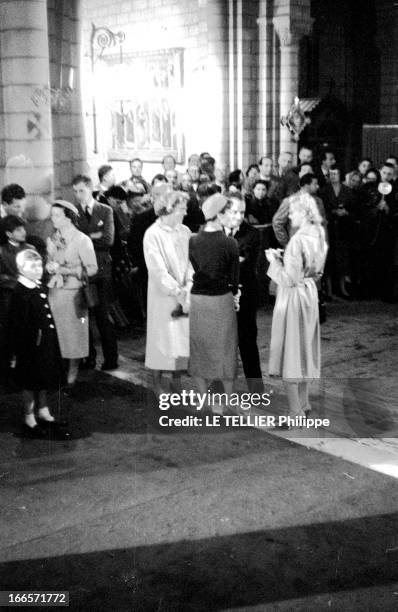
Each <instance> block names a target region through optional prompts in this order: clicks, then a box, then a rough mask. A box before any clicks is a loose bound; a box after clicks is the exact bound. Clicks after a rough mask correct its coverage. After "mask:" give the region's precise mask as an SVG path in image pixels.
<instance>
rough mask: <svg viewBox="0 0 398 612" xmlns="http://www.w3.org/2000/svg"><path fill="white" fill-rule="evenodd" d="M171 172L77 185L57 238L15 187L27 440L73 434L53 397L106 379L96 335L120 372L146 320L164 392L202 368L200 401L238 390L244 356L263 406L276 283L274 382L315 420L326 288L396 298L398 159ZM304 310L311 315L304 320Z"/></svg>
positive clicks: (15, 345) (10, 335)
mask: <svg viewBox="0 0 398 612" xmlns="http://www.w3.org/2000/svg"><path fill="white" fill-rule="evenodd" d="M162 165H163V171H162V172H161V173H158V174H156V175H155V176H154V177H153V179H152V181H151V182H150V183H149V182H147V180H145V178H144V177H143V162H142V161H141V160H140V159H138V158H136V159H133V160H132V161H131V162H130V171H131V176H130V177H129V178H128V179H126V180H124V181H122V182H121V183H119V184H116V180H115V174H114V170H113V168H112V167H111V166H110V165H104V166H101V167H100V168H99V170H98V185H97V186H96V187H95V188H94V186H93V184H92V181H91V179H90V178H89V177H87V176H85V175H78V176H76V177H75V178H74V179H73V182H72V187H73V192H74V197H75V202H74V203H72V202H69V201H66V200H62V199H59V200H56V201H54V202H53V203H52V207H51V228H50V232H49V235H44V233H43V232H40V231H39V230H38V229H37V226H36V225H35V224H32V223H31V222H27V221H26V220H25V215H24V211H25V204H26V195H25V191H24V189H23V187H22V186H20V185H16V184H11V185H7V186H5V187H4V188H3V190H2V193H1V210H0V215H1V220H0V359H1V363H0V377H1V379H0V380H1V382H2V383H3V384H7V382H8V381H9V380H10V379H11V378H13V380H15V381H17V383H18V385H19V386H20V388H21V389H22V390H23V394H24V407H25V422H24V431H25V433H26V435H31V436H33V437H36V436H38V437H40V436H42V435H43V432H44V434H45V432H46V431H47V430H48V429H49V428H51V427H52V428H56V426H57V424H56V422H55V421H54V418H53V417H52V415H51V412H50V410H49V407H48V405H47V398H46V391H48V390H51V389H52V388H55V387H57V386H58V387H59V386H60V385H67V386H69V387H72V386H73V385H74V384H75V382H76V379H77V376H78V372H79V369H80V368H95V367H96V358H97V356H96V350H95V343H94V339H93V326H94V324H96V326H97V328H98V334H99V337H100V341H101V346H102V352H103V363H102V365H101V368H102V370H105V371H108V370H113V369H116V368H117V367H118V348H117V334H116V327H124V326H127V325H129V324H132V325H143V324H144V323H146V328H147V345H146V365H147V367H148V368H149V369H150V370H152V372H153V376H154V378H153V383H154V389H155V391H156V392H157V393H161V392H162V390H163V389H164V381H163V380H162V372H164V371H169V372H172V373H173V382H172V385H173V387H174V388H175V389H179V388H180V373H181V372H182V371H184V370H186V369H187V368H188V371H189V372H190V374H191V376H192V377H194V378H195V380H196V384H197V387H198V388H199V390H201V391H203V392H205V391H206V390H207V389H208V388H209V385H211V383H212V381H214V380H220V381H222V383H223V386H224V389H225V391H226V392H227V393H228V392H229V391H231V389H232V386H233V381H234V379H235V377H236V364H237V350H238V348H239V351H240V356H241V360H242V365H243V370H244V374H245V377H246V380H247V385H248V389H249V391H251V392H260V393H261V392H262V390H263V388H264V387H263V379H262V372H261V365H260V358H259V352H258V347H257V323H256V313H257V309H258V305H259V296H260V294H261V287H264V286H265V287H267V290H268V289H269V292H270V293H271V294H276V305H275V309H274V321H273V327H272V339H271V361H270V373H271V374H278V375H281V376H283V378H284V379H285V380H286V381H287V382H290V383H291V386H290V387H288V398H289V407H290V412H291V414H304V413H306V412H308V410H309V403H308V389H307V387H306V383H305V381H307V380H309V379H310V378H316V377H317V376H319V367H320V350H319V306H318V295H319V292H320V290H321V289H322V291H323V293H324V294H325V295H326V298H329V299H333V296H339V297H340V298H343V299H361V298H380V299H382V300H385V301H396V299H397V289H398V159H397V157H395V156H390V157H389V158H388V159H386V160H385V161H384V162H383V163H382V164H381V165H380V166H379V168H378V169H376V168H375V167H374V164H373V163H372V161H371V160H369V159H362V160H360V162H359V163H358V166H357V168H355V169H353V170H351V171H350V172H348V174H346V175H345V176H344V175H343V172H342V170H341V168H340V167H339V166H338V164H337V162H336V158H335V155H334V153H333V152H332V151H330V150H325V151H324V152H323V153H322V154H321V156H320V158H319V160H318V162H317V163H316V161H315V159H314V156H313V151H312V150H311V149H310V148H308V147H302V148H301V149H300V151H299V153H298V164H297V165H296V166H293V156H292V154H290V153H281V154H280V155H279V158H278V161H277V164H276V165H274V162H273V160H272V159H271V158H270V157H267V156H264V157H262V158H261V159H260V160H259V163H258V164H255V163H254V164H251V165H250V166H249V167H248V169H247V171H246V172H245V173H243V172H242V171H241V170H240V169H236V170H234V171H233V172H231V173H230V174H229V175H228V176H225V174H224V173H223V172H222V171H220V169H218V168H217V165H216V160H215V159H214V158H213V157H212V156H211V155H210V154H209V153H202V154H201V155H191V156H190V158H189V159H188V165H187V168H186V171H185V172H183V173H181V172H179V171H178V169H177V165H176V161H175V159H174V158H173V157H172V156H171V155H167V156H166V157H165V158H164V159H163V162H162ZM343 179H344V180H343ZM47 234H48V232H47ZM326 245H328V248H327V246H326ZM283 250H284V254H283ZM264 253H266V257H265V256H264ZM268 265H269V269H268V274H267V275H266V271H267V267H268ZM322 273H323V278H322V284H321V281H320V278H321V276H322ZM266 278H268V281H269V280H270V283H269V287H268V281H266ZM303 292H304V293H305V294H306V296H307V299H305V296H303ZM271 299H272V298H271ZM299 303H302V305H303V304H307V306H308V308H307V311H306V313H305V316H304V317H303V312H305V308H304V306H302V309H301V319H300V321H299V320H298V319H297V316H296V313H295V309H296V310H297V304H299ZM292 304H293V306H292ZM294 304H295V306H294ZM282 340H283V342H285V343H286V346H283V345H282ZM294 347H296V350H294ZM45 355H46V356H45ZM297 355H298V356H299V357H300V356H301V357H300V359H302V361H300V359H298V357H297ZM291 359H292V360H293V362H294V363H293V362H291V361H289V360H291ZM309 363H311V367H309V366H308V364H309ZM40 364H45V367H41V366H40ZM303 381H304V382H303ZM301 383H303V384H301Z"/></svg>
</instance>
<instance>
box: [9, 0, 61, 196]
mask: <svg viewBox="0 0 398 612" xmlns="http://www.w3.org/2000/svg"><path fill="white" fill-rule="evenodd" d="M0 84H1V90H2V91H1V96H0V99H1V102H0V104H2V107H0V116H1V122H0V137H1V141H2V146H1V157H0V172H1V175H0V179H1V182H2V184H6V183H11V182H12V183H14V182H15V183H19V184H21V185H22V186H23V187H24V189H25V191H26V192H27V194H28V195H34V194H35V195H41V196H44V197H46V198H48V197H50V195H51V193H52V182H53V155H52V138H51V137H52V134H51V104H50V95H49V52H48V31H47V2H46V0H0Z"/></svg>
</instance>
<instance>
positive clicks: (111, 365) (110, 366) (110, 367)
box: [101, 361, 119, 372]
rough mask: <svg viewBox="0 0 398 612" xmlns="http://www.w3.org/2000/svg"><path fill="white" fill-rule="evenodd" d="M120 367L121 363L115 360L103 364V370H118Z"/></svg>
mask: <svg viewBox="0 0 398 612" xmlns="http://www.w3.org/2000/svg"><path fill="white" fill-rule="evenodd" d="M118 367H119V364H118V362H117V361H114V362H109V361H104V363H103V364H102V366H101V370H102V371H103V372H107V371H108V370H117V369H118Z"/></svg>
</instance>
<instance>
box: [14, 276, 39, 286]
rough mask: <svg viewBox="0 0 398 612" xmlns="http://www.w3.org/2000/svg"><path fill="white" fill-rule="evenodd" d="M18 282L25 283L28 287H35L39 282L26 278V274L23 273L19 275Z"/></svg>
mask: <svg viewBox="0 0 398 612" xmlns="http://www.w3.org/2000/svg"><path fill="white" fill-rule="evenodd" d="M18 282H19V283H21V285H23V286H24V287H27V288H28V289H34V288H35V287H37V286H38V284H39V283H35V281H32V280H30V279H29V278H26V276H22V275H21V274H20V275H19V276H18Z"/></svg>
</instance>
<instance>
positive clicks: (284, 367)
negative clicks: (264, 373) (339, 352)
mask: <svg viewBox="0 0 398 612" xmlns="http://www.w3.org/2000/svg"><path fill="white" fill-rule="evenodd" d="M326 253H327V244H326V241H325V234H324V230H323V228H321V227H319V226H316V225H311V224H305V225H304V226H302V227H301V228H300V229H299V230H298V231H297V232H296V233H295V234H294V235H293V236H292V238H291V239H290V241H289V243H288V245H287V247H286V250H285V253H284V257H283V262H282V261H281V260H278V259H277V260H274V261H273V262H272V263H271V264H270V266H269V268H268V276H269V277H270V278H271V279H272V280H273V281H275V283H276V284H277V295H276V302H275V307H274V313H273V318H272V330H271V347H270V360H269V373H270V375H276V376H282V377H283V378H284V379H286V380H292V381H294V380H303V379H313V378H319V376H320V368H321V348H320V325H319V309H318V291H317V287H316V281H317V280H318V279H319V278H320V275H321V274H322V272H323V267H324V265H325V259H326Z"/></svg>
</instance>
